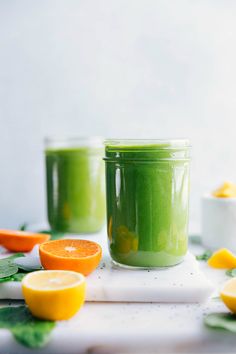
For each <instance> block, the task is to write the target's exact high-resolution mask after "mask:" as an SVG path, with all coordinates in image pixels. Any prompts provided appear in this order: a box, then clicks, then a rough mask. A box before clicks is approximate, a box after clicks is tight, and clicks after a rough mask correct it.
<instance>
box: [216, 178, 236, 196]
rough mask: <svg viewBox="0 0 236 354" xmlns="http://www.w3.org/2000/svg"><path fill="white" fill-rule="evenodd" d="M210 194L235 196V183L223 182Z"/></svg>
mask: <svg viewBox="0 0 236 354" xmlns="http://www.w3.org/2000/svg"><path fill="white" fill-rule="evenodd" d="M212 195H213V196H214V197H216V198H235V197H236V185H235V184H234V183H232V182H224V183H223V185H222V186H220V187H219V188H218V189H217V190H215V191H214V192H213V193H212Z"/></svg>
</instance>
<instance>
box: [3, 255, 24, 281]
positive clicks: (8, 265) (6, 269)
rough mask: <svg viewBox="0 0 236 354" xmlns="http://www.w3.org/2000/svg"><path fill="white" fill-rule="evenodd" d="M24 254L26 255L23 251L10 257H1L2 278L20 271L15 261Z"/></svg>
mask: <svg viewBox="0 0 236 354" xmlns="http://www.w3.org/2000/svg"><path fill="white" fill-rule="evenodd" d="M22 256H24V254H23V253H16V254H13V255H12V256H10V257H6V258H2V259H0V279H1V278H6V277H9V276H11V275H13V274H16V273H17V272H18V266H17V265H16V264H15V263H14V262H13V261H14V259H16V258H18V257H22Z"/></svg>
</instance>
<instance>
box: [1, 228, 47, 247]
mask: <svg viewBox="0 0 236 354" xmlns="http://www.w3.org/2000/svg"><path fill="white" fill-rule="evenodd" d="M49 239H50V235H48V234H37V233H33V232H27V231H16V230H0V245H1V246H3V247H5V248H6V249H8V250H9V251H11V252H29V251H31V250H32V248H33V247H34V246H35V245H37V244H39V243H43V242H45V241H48V240H49Z"/></svg>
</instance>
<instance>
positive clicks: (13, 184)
mask: <svg viewBox="0 0 236 354" xmlns="http://www.w3.org/2000/svg"><path fill="white" fill-rule="evenodd" d="M235 18H236V2H235V1H233V0H232V1H229V0H224V1H223V0H222V1H219V0H214V1H213V0H198V1H195V0H186V1H184V0H178V1H175V0H173V1H170V0H153V1H151V0H133V1H131V0H115V1H114V0H106V1H105V0H104V1H99V0H93V1H91V0H84V1H82V0H63V1H62V0H55V1H54V0H34V1H32V0H28V1H27V0H21V1H19V0H0V124H1V125H0V126H1V138H0V163H1V164H0V227H16V226H18V224H19V223H22V222H24V221H28V222H33V223H34V222H41V221H43V220H44V219H45V186H44V164H43V137H44V136H46V135H59V136H64V135H66V136H68V135H69V136H70V135H73V136H81V135H82V136H85V135H103V136H106V137H145V138H149V137H150V138H151V137H152V138H162V137H189V138H190V139H191V141H192V145H193V153H192V154H193V163H192V194H191V230H197V229H198V228H199V215H200V212H199V210H200V202H199V201H200V197H201V195H202V193H203V192H205V191H208V190H212V189H214V188H215V187H216V186H217V184H219V183H221V182H222V181H223V180H225V179H231V180H233V181H235V182H236V167H235V166H236V123H235V122H236V46H235V43H236V21H235Z"/></svg>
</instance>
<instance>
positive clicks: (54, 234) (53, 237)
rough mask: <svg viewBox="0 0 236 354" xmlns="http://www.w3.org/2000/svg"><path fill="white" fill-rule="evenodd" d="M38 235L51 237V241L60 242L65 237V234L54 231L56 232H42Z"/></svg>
mask: <svg viewBox="0 0 236 354" xmlns="http://www.w3.org/2000/svg"><path fill="white" fill-rule="evenodd" d="M38 233H40V234H49V235H51V240H58V239H60V238H62V237H63V236H64V235H65V234H64V233H63V232H59V231H54V230H40V231H38Z"/></svg>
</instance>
